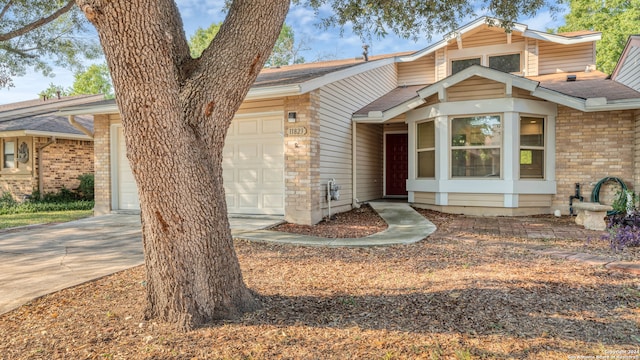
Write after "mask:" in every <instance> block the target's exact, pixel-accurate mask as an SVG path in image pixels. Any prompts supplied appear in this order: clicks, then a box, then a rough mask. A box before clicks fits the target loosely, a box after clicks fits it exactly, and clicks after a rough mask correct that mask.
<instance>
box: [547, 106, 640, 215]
mask: <svg viewBox="0 0 640 360" xmlns="http://www.w3.org/2000/svg"><path fill="white" fill-rule="evenodd" d="M637 128H640V119H639V116H638V114H636V115H635V119H634V112H633V111H608V112H593V113H583V112H581V111H578V110H574V109H571V108H568V107H565V106H560V105H559V106H558V117H557V119H556V180H557V193H556V195H555V196H554V198H553V205H552V208H553V209H560V210H561V211H562V212H563V213H568V208H569V196H570V195H573V194H574V192H575V184H576V183H580V185H581V194H582V196H584V198H585V201H588V200H589V198H590V197H591V192H592V190H593V188H594V185H595V184H596V183H597V182H598V181H600V180H601V179H602V178H605V177H609V176H612V177H617V178H620V179H622V180H623V181H624V182H625V184H626V185H627V186H628V187H629V188H630V189H633V188H635V189H637V187H635V186H634V180H635V183H636V184H637V183H638V180H637V179H638V177H639V174H638V171H637V170H635V169H634V157H635V158H636V159H640V152H638V150H636V149H637V147H635V146H634V143H635V142H636V141H640V138H638V137H637V136H638V135H637V131H636V129H637ZM634 175H635V176H634ZM617 188H618V187H617V185H616V186H613V184H612V185H611V186H609V185H607V186H603V187H602V189H601V192H600V202H603V203H610V202H611V199H612V197H613V195H614V193H615V192H616V190H617Z"/></svg>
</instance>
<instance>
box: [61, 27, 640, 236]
mask: <svg viewBox="0 0 640 360" xmlns="http://www.w3.org/2000/svg"><path fill="white" fill-rule="evenodd" d="M487 20H488V19H487V18H481V19H478V20H476V21H474V22H472V23H470V24H468V25H465V26H463V27H461V28H460V29H458V30H457V31H455V32H453V33H451V34H448V35H447V36H445V37H444V39H443V40H442V41H440V42H438V43H435V44H434V45H432V46H430V47H428V48H426V49H424V50H421V51H418V52H414V53H404V54H393V55H388V56H378V57H369V58H368V59H366V60H365V59H352V60H343V61H330V62H322V63H310V64H301V65H292V66H285V67H282V68H271V69H264V70H263V71H262V72H261V74H260V75H259V77H258V79H257V80H256V82H255V84H254V86H253V87H252V88H251V90H250V91H249V94H248V96H247V98H246V100H245V101H244V103H243V104H242V106H241V107H240V109H239V111H238V112H237V114H236V117H235V119H234V121H233V123H232V125H231V128H230V130H229V135H228V138H227V142H226V145H225V151H224V181H225V190H226V198H227V203H228V208H229V212H230V213H232V214H275V215H284V218H285V219H286V220H287V221H290V222H295V223H302V224H313V223H316V222H318V221H320V220H321V219H322V218H323V217H324V216H327V215H328V210H329V205H330V206H331V210H332V211H333V212H336V211H345V210H349V209H351V208H352V207H354V206H358V204H359V203H361V202H365V201H369V200H374V199H379V198H384V197H387V198H393V197H398V198H401V199H407V201H408V202H410V203H412V204H414V205H415V206H418V207H424V208H432V209H436V210H440V211H444V212H455V213H467V214H482V215H519V214H522V215H524V214H542V213H544V214H548V213H551V212H553V211H554V210H555V209H560V210H561V211H562V212H563V213H565V214H566V213H568V209H569V196H570V195H573V194H574V192H575V184H576V183H580V184H582V194H583V195H584V196H585V197H586V198H588V196H589V193H590V192H591V189H592V188H593V185H594V184H595V183H597V182H598V181H599V180H600V179H602V178H604V177H607V176H613V177H618V178H621V179H623V180H624V181H625V182H626V183H627V184H628V185H629V187H630V188H635V189H638V188H639V187H638V186H639V184H640V170H639V168H640V166H639V165H637V164H636V162H638V161H640V144H637V143H636V142H637V141H640V138H639V137H638V136H637V135H636V134H637V133H638V132H640V92H638V89H637V87H636V88H635V90H634V89H632V88H631V87H629V86H626V85H624V84H623V83H622V82H619V81H617V80H616V78H615V77H614V80H611V79H609V78H608V77H607V76H606V75H605V74H603V73H601V72H599V71H597V70H596V69H595V65H594V64H595V43H596V41H597V40H599V39H600V37H601V34H600V33H597V32H591V31H584V32H574V33H566V34H548V33H545V32H540V31H535V30H530V29H528V28H527V26H526V25H522V24H515V25H514V27H513V28H512V29H511V31H510V32H505V31H504V29H502V28H500V27H490V26H488V25H487ZM634 41H635V40H634ZM634 41H632V43H633V44H636V42H634ZM634 46H635V45H634ZM634 49H636V50H637V46H636V48H634ZM636 50H628V51H627V53H629V55H628V56H627V58H628V59H631V58H632V54H631V53H634V54H635V51H636ZM367 60H368V61H367ZM616 71H617V73H619V74H626V73H633V74H637V73H638V72H639V70H638V63H637V61H635V62H629V64H626V63H625V64H622V65H620V69H618V70H616ZM620 77H622V75H620ZM636 79H637V78H636ZM62 114H76V115H79V114H93V115H95V146H96V148H95V151H96V212H97V213H106V212H110V211H112V210H119V209H137V208H138V207H139V204H138V202H137V195H136V194H137V191H136V188H135V183H134V182H133V177H132V176H131V170H130V169H129V166H128V163H127V159H126V154H125V147H124V145H123V136H122V128H121V125H120V115H119V113H118V109H117V106H116V105H115V103H114V102H111V103H99V104H95V105H93V106H92V105H88V106H80V107H70V108H68V109H64V111H63V112H62ZM636 139H638V140H636ZM329 180H335V183H336V184H337V185H339V186H340V197H339V199H338V200H333V201H332V202H331V204H329V203H328V200H327V184H328V181H329Z"/></svg>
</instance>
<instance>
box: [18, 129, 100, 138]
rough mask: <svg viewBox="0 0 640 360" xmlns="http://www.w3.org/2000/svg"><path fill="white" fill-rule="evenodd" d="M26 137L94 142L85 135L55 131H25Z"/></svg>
mask: <svg viewBox="0 0 640 360" xmlns="http://www.w3.org/2000/svg"><path fill="white" fill-rule="evenodd" d="M24 136H35V137H55V138H56V139H68V140H85V141H93V139H92V138H91V137H89V136H87V135H84V134H69V133H60V132H53V131H38V130H25V131H24Z"/></svg>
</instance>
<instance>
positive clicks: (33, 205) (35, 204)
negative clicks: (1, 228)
mask: <svg viewBox="0 0 640 360" xmlns="http://www.w3.org/2000/svg"><path fill="white" fill-rule="evenodd" d="M93 205H94V203H93V201H87V200H76V201H69V202H40V201H27V202H23V203H21V204H15V205H14V206H7V207H1V206H0V215H6V214H25V213H36V212H49V211H72V210H91V209H93Z"/></svg>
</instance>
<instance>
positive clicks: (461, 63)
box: [451, 58, 481, 75]
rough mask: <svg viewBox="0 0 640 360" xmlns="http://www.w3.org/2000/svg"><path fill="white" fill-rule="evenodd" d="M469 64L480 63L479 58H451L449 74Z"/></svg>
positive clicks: (457, 71)
mask: <svg viewBox="0 0 640 360" xmlns="http://www.w3.org/2000/svg"><path fill="white" fill-rule="evenodd" d="M471 65H481V61H480V58H472V59H462V60H452V61H451V75H453V74H455V73H459V72H460V71H462V70H464V69H466V68H468V67H469V66H471Z"/></svg>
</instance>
